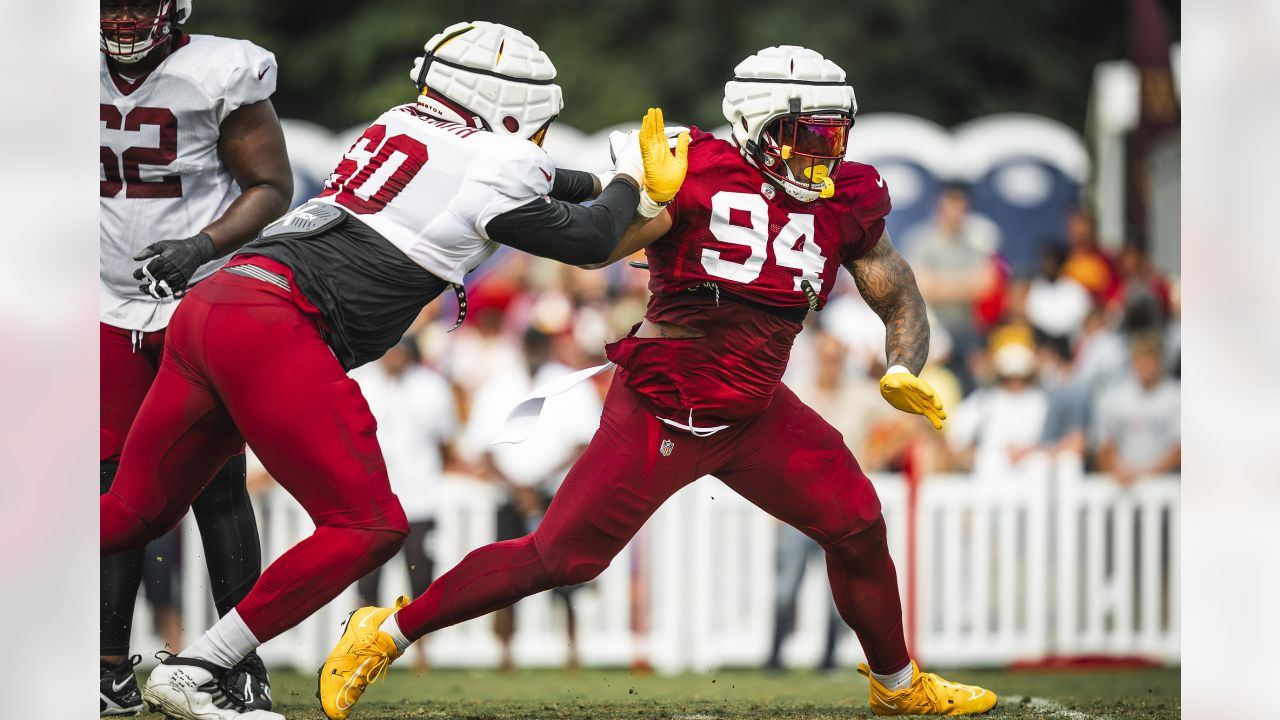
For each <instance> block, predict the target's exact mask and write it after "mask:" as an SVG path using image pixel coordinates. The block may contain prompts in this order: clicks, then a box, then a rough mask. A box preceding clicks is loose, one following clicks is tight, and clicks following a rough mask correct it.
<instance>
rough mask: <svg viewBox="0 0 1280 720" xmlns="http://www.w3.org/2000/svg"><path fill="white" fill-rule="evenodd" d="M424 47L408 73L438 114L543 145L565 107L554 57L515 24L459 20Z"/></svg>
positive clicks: (421, 97)
mask: <svg viewBox="0 0 1280 720" xmlns="http://www.w3.org/2000/svg"><path fill="white" fill-rule="evenodd" d="M423 49H424V50H426V51H427V52H426V54H425V55H423V56H422V57H419V58H417V59H416V60H414V61H413V70H412V71H411V72H410V74H409V77H410V78H412V79H413V81H414V83H415V84H417V86H418V93H419V98H418V104H419V105H420V106H422V107H423V109H425V110H426V111H428V112H429V113H431V114H432V115H435V116H436V117H439V118H442V119H444V120H449V121H451V122H457V123H461V124H463V125H468V126H470V127H481V128H484V129H485V130H489V131H492V132H495V133H498V134H500V135H512V136H515V137H519V138H524V139H527V140H532V141H533V142H535V143H537V144H539V145H541V144H542V140H543V138H544V137H545V136H546V133H547V128H548V127H549V126H550V125H551V121H552V120H555V118H556V116H557V115H559V114H560V109H561V108H562V107H564V100H563V98H562V96H561V93H560V86H559V85H556V84H555V77H556V67H555V65H552V64H551V58H549V57H547V54H546V53H544V52H543V51H542V50H540V49H539V48H538V43H536V42H534V41H533V39H532V38H530V37H529V36H528V35H525V34H524V33H522V32H520V31H519V30H516V29H515V28H511V27H507V26H506V25H499V24H497V23H491V22H484V21H482V20H477V21H474V22H461V23H457V24H454V25H450V26H449V27H447V28H445V29H444V31H443V32H440V33H438V34H436V35H435V36H434V37H432V38H431V39H430V40H428V41H427V44H426V45H425V46H424V48H423Z"/></svg>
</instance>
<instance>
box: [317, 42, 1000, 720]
mask: <svg viewBox="0 0 1280 720" xmlns="http://www.w3.org/2000/svg"><path fill="white" fill-rule="evenodd" d="M856 109H857V106H856V103H855V100H854V93H853V88H851V87H850V86H849V85H848V84H847V83H846V82H845V74H844V71H843V70H841V69H840V68H839V67H837V66H836V65H835V64H834V63H832V62H830V61H829V60H826V59H825V58H823V57H822V56H821V55H819V54H818V53H816V52H814V51H812V50H807V49H805V48H800V47H795V46H782V47H773V48H767V49H765V50H762V51H760V52H759V53H757V54H755V55H752V56H751V57H749V58H747V59H746V60H744V61H743V62H742V63H740V64H739V65H738V67H737V68H736V69H735V77H734V78H733V79H732V80H731V81H730V82H729V83H728V84H727V85H726V86H725V99H724V113H725V117H726V118H727V119H728V120H729V122H730V124H731V125H732V132H733V140H734V142H733V143H729V142H725V141H722V140H718V139H716V138H714V137H712V136H711V135H709V134H707V133H702V132H698V131H697V130H696V129H694V131H693V133H692V141H691V142H690V144H689V149H688V162H689V168H688V174H687V176H686V178H685V183H684V185H683V186H682V187H681V188H680V190H679V192H678V193H677V194H676V195H675V198H674V200H673V201H672V202H671V203H670V205H668V206H667V207H666V208H665V211H663V212H661V213H660V214H658V215H657V216H656V217H655V218H654V220H652V221H651V222H650V223H649V224H648V225H646V226H644V229H643V230H642V231H641V232H639V233H636V234H635V235H634V236H633V237H632V239H634V242H627V243H624V245H623V246H620V247H619V248H618V249H617V250H616V251H615V253H614V254H613V255H612V256H611V258H610V260H617V259H619V258H622V257H625V256H626V255H627V254H629V253H630V252H634V251H635V250H638V249H640V248H642V247H646V248H647V250H646V252H647V255H648V260H649V272H650V282H649V288H650V290H651V291H652V297H651V298H650V301H649V307H648V311H647V312H646V314H645V318H644V321H643V322H641V323H640V324H639V325H637V326H636V327H635V328H634V329H633V331H632V332H631V334H630V335H629V336H628V337H626V338H624V339H622V340H620V341H619V342H616V343H613V344H611V345H609V346H608V348H607V354H608V357H609V359H610V360H612V361H613V362H614V363H616V364H617V366H618V370H617V373H616V374H615V376H614V380H613V385H612V387H611V388H610V390H609V395H608V397H607V399H606V401H605V410H604V415H603V417H602V418H601V421H600V429H599V430H598V431H597V433H596V435H595V437H594V438H593V440H592V442H591V444H590V446H589V447H588V448H587V450H586V452H585V453H584V454H583V455H582V457H581V459H580V460H579V461H578V462H577V464H576V465H575V466H574V467H573V469H572V470H571V471H570V472H569V474H568V477H566V478H565V481H564V484H563V485H562V486H561V488H560V491H559V492H558V493H557V494H556V496H555V498H554V499H553V500H552V502H551V505H550V507H549V508H548V509H547V512H546V514H545V516H544V517H543V520H542V523H541V524H540V525H539V526H538V528H537V530H536V531H535V532H534V533H533V534H531V535H529V536H527V537H524V538H520V539H517V540H510V541H506V542H499V543H494V544H492V545H488V546H485V547H482V548H480V549H478V550H475V551H474V552H472V553H471V554H469V555H468V556H467V557H466V558H464V559H463V560H462V562H461V563H459V564H458V565H457V566H456V567H455V568H454V569H452V570H450V571H449V572H448V573H446V574H445V575H443V576H442V577H440V578H439V579H437V580H436V581H435V582H434V583H432V585H431V587H430V588H428V589H427V591H426V592H425V593H424V594H423V595H421V596H420V597H418V598H417V599H416V600H414V601H413V602H412V603H411V604H409V605H407V606H404V607H401V608H363V609H361V610H358V611H356V614H355V615H354V616H353V618H352V622H349V623H348V629H347V631H346V632H345V633H344V634H343V636H342V638H341V640H339V642H338V645H337V647H335V648H334V651H333V652H332V653H331V654H330V656H329V659H328V660H327V661H326V663H325V665H324V666H323V667H322V668H321V673H322V677H325V676H327V675H334V676H340V677H344V678H345V682H342V683H336V682H335V683H333V684H331V685H330V686H329V687H330V689H329V690H327V691H326V688H325V686H324V685H323V684H322V687H321V701H322V705H323V706H324V707H325V711H326V712H327V713H328V714H329V717H330V718H333V719H334V720H339V719H340V718H344V717H346V715H347V713H349V712H350V708H351V706H352V705H353V704H354V703H355V701H356V700H357V699H358V698H359V696H360V695H361V693H362V692H363V691H364V689H365V688H366V687H367V685H368V683H369V681H370V680H371V679H376V678H377V677H378V676H379V675H380V674H381V673H382V670H383V669H384V668H385V667H386V664H387V663H388V662H390V661H391V660H394V659H395V658H396V657H398V656H399V655H400V654H401V653H403V652H404V649H405V647H406V646H407V645H408V644H409V643H410V642H412V641H413V640H414V639H416V638H418V637H421V636H423V635H425V634H427V633H429V632H432V631H434V630H438V629H440V628H442V627H446V626H449V625H453V624H455V623H458V622H462V621H464V620H467V619H470V618H473V617H477V616H479V615H483V614H485V613H488V612H490V611H493V610H496V609H498V608H501V607H505V606H507V605H510V604H511V603H513V602H515V601H516V600H519V599H520V598H522V597H525V596H527V595H530V594H533V593H536V592H540V591H542V590H546V589H548V588H551V587H555V586H558V585H573V584H576V583H582V582H586V581H588V580H590V579H592V578H594V577H595V576H597V575H598V574H600V572H601V571H603V570H604V568H605V567H606V566H608V564H609V561H610V560H611V559H612V558H613V557H614V555H616V554H617V553H618V552H619V551H620V550H621V549H622V548H623V547H624V546H625V545H626V543H627V542H628V541H629V540H630V539H631V538H632V536H634V535H635V534H636V532H637V531H638V530H639V529H640V527H641V526H642V525H643V524H644V522H645V521H646V520H647V519H648V518H649V516H650V515H652V514H653V512H654V511H655V510H657V508H658V507H659V506H660V505H661V504H662V503H663V501H665V500H666V499H667V498H668V497H670V496H671V495H672V494H673V493H674V492H676V491H677V490H679V489H680V488H682V487H684V486H685V485H687V484H689V483H691V482H693V481H694V480H696V479H697V478H699V477H701V476H703V475H708V474H710V475H714V476H716V477H717V478H719V479H720V480H721V481H722V482H724V483H725V484H726V485H728V486H729V487H731V488H733V489H734V490H735V491H737V492H738V493H739V494H741V495H742V496H743V497H745V498H747V499H748V500H750V501H751V502H753V503H755V504H756V505H757V506H759V507H761V508H762V509H764V510H765V511H767V512H769V513H770V514H772V515H774V516H775V517H777V518H779V519H781V520H783V521H786V522H788V523H790V524H791V525H793V526H795V527H796V528H798V529H800V530H801V531H803V532H804V533H806V534H807V535H809V536H810V537H811V538H813V539H814V540H816V541H817V542H818V543H819V544H821V545H822V547H823V548H824V550H825V551H826V555H827V569H828V574H829V576H830V580H831V589H832V593H833V594H834V596H835V601H836V605H837V607H838V608H839V610H840V615H841V617H842V618H843V619H844V620H845V622H847V623H848V624H849V626H850V627H852V628H853V629H854V631H855V632H856V633H857V635H858V639H859V640H860V642H861V643H862V647H863V650H864V651H865V653H866V656H867V659H868V661H869V666H868V665H863V666H861V667H859V670H860V671H861V672H862V673H863V674H865V675H868V676H869V678H870V681H871V708H872V710H873V711H874V712H875V713H876V714H879V715H914V714H922V715H968V714H975V713H981V712H986V711H987V710H989V709H991V707H993V706H994V705H995V703H996V696H995V694H994V693H992V692H990V691H988V690H984V689H982V688H978V687H973V686H966V685H958V684H954V683H950V682H947V681H944V680H942V679H941V678H939V677H938V676H936V675H933V674H931V673H923V672H920V670H919V669H918V668H917V667H916V665H915V662H914V661H913V660H912V659H911V658H910V656H909V655H908V653H907V647H906V643H905V640H904V638H903V628H902V608H901V606H900V601H899V596H898V584H897V576H896V574H895V571H894V566H893V560H892V559H891V558H890V556H889V550H888V545H887V542H886V535H885V523H884V519H883V517H882V516H881V512H880V502H879V500H878V498H877V497H876V492H875V489H874V488H873V487H872V485H871V482H870V481H869V480H868V479H867V477H866V475H865V474H863V472H862V470H861V469H860V468H859V467H858V463H857V461H856V460H855V459H854V457H853V454H852V453H851V452H850V451H849V449H848V447H846V446H845V444H844V440H843V438H842V437H841V436H840V433H839V432H837V431H836V430H835V429H834V428H832V427H831V426H830V425H829V424H828V423H827V422H826V421H824V420H823V419H822V418H821V417H819V416H818V414H817V413H815V412H814V411H813V410H811V409H810V408H808V407H807V406H805V405H804V404H803V403H801V402H800V401H799V400H798V399H797V398H796V396H795V394H794V393H792V392H791V390H790V389H788V388H787V387H786V386H785V385H783V384H782V383H781V377H782V373H783V370H784V369H785V368H786V364H787V358H788V355H789V353H790V350H791V345H792V342H793V341H794V339H795V337H796V335H797V333H799V332H800V330H801V329H802V327H803V325H802V322H803V320H804V318H805V315H806V314H807V313H808V312H810V311H816V310H821V309H822V307H823V305H824V304H825V303H826V301H827V295H828V293H829V292H830V290H831V287H832V285H833V284H834V282H835V276H836V273H837V272H838V271H839V268H840V267H842V266H843V267H844V268H845V269H847V270H848V271H849V272H850V273H852V274H853V276H854V279H855V280H856V282H857V286H858V289H859V290H860V291H861V293H862V295H863V297H865V298H866V300H867V302H868V304H869V305H870V306H871V307H872V309H874V310H875V311H876V312H877V313H878V314H879V315H880V317H881V318H882V319H883V320H884V323H885V326H886V328H887V331H888V332H887V335H886V343H885V350H886V353H887V356H888V358H887V359H888V365H889V370H888V372H887V373H886V374H885V376H884V377H883V378H882V380H881V382H880V388H881V393H882V394H883V395H884V397H885V399H886V400H887V401H888V402H890V403H891V404H892V405H893V406H894V407H896V408H898V409H900V410H903V411H905V412H910V413H916V414H920V415H924V416H925V417H927V418H928V419H929V421H930V422H931V423H932V424H933V425H934V426H935V427H937V428H939V429H941V427H942V422H943V421H944V420H945V419H946V412H945V411H944V410H943V408H942V403H941V402H940V401H939V400H938V399H937V397H936V396H935V395H934V392H933V390H932V389H931V388H930V387H929V386H928V385H927V384H926V383H925V382H924V381H922V380H920V379H919V378H917V377H916V373H918V372H919V371H920V369H921V367H922V366H923V365H924V362H925V357H926V355H927V353H928V349H929V326H928V323H927V321H926V318H925V306H924V301H923V300H922V299H921V297H920V293H919V291H918V290H917V288H916V284H915V279H914V276H913V275H912V272H911V268H910V267H908V265H907V264H906V262H905V261H904V260H903V259H902V257H901V256H900V255H899V254H898V252H897V251H896V250H895V249H894V247H893V245H892V243H891V242H890V240H889V237H888V235H887V234H886V233H885V223H884V218H885V216H886V215H887V214H888V212H889V193H888V189H887V188H886V187H885V184H884V180H883V178H881V177H880V175H879V173H877V172H876V170H875V169H874V168H872V167H870V166H868V165H863V164H859V163H854V162H847V161H845V160H844V154H845V143H846V138H847V135H848V132H849V129H850V128H851V127H852V125H853V117H854V113H855V112H856ZM357 619H360V620H361V621H362V622H361V623H360V624H361V627H355V625H356V622H355V620H357ZM332 707H337V708H338V709H339V710H340V711H339V712H333V711H332V710H331V708H332Z"/></svg>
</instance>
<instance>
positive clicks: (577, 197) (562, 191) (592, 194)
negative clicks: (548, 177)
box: [551, 168, 604, 203]
mask: <svg viewBox="0 0 1280 720" xmlns="http://www.w3.org/2000/svg"><path fill="white" fill-rule="evenodd" d="M603 189H604V186H602V185H601V184H600V177H599V176H598V175H596V174H594V173H589V172H584V171H582V170H569V169H566V168H556V177H555V180H553V181H552V182H551V197H553V198H555V199H556V200H563V201H565V202H571V203H580V202H582V201H584V200H594V199H595V198H597V197H599V196H600V191H601V190H603Z"/></svg>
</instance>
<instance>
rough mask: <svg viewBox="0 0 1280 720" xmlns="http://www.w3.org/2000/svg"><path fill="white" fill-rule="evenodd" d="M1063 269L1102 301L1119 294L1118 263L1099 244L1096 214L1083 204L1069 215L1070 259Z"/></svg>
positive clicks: (1068, 275)
mask: <svg viewBox="0 0 1280 720" xmlns="http://www.w3.org/2000/svg"><path fill="white" fill-rule="evenodd" d="M1062 272H1063V274H1064V275H1066V276H1067V277H1069V278H1071V279H1072V280H1075V281H1076V282H1078V283H1080V285H1081V286H1083V287H1084V289H1086V290H1088V291H1089V294H1090V295H1092V296H1093V300H1094V302H1095V303H1097V304H1099V305H1102V304H1105V303H1106V302H1107V301H1108V300H1109V299H1111V297H1112V295H1114V294H1115V290H1116V269H1115V263H1114V262H1112V260H1111V258H1110V257H1108V256H1107V254H1106V253H1104V252H1103V251H1102V249H1101V247H1100V246H1099V245H1098V231H1097V225H1096V224H1095V223H1094V219H1093V215H1091V214H1090V213H1089V211H1087V210H1085V209H1083V208H1077V209H1076V210H1075V211H1074V212H1072V213H1071V214H1070V215H1068V216H1067V261H1066V263H1065V264H1064V265H1063V266H1062Z"/></svg>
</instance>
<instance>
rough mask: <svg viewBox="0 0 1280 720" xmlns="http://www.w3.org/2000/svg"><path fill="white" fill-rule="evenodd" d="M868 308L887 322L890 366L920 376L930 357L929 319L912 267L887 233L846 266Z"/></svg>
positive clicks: (886, 339)
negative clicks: (899, 252) (904, 368)
mask: <svg viewBox="0 0 1280 720" xmlns="http://www.w3.org/2000/svg"><path fill="white" fill-rule="evenodd" d="M846 268H847V269H848V270H849V272H851V273H853V279H854V281H855V282H856V283H857V285H858V292H860V293H862V297H863V299H864V300H866V301H867V305H869V306H870V307H871V309H872V310H874V311H875V312H876V314H877V315H879V316H880V319H881V320H883V321H884V329H885V339H884V351H885V356H886V357H887V358H888V361H889V366H890V367H892V366H894V365H902V366H904V367H906V368H908V369H909V370H911V372H913V373H917V374H918V373H919V372H920V369H921V368H923V367H924V361H925V358H926V357H928V355H929V320H928V317H927V316H926V314H925V307H924V298H922V297H920V290H919V288H917V287H916V276H915V274H914V273H912V272H911V266H910V265H908V264H907V261H906V260H904V259H902V256H901V255H899V254H898V251H897V250H895V249H894V247H893V243H891V242H890V241H889V233H888V232H887V231H886V232H885V234H884V235H882V236H880V241H879V242H877V243H876V246H875V247H874V248H872V249H871V251H870V252H869V253H867V254H866V255H864V256H862V257H860V258H858V259H857V260H854V261H852V262H850V263H849V264H848V265H846Z"/></svg>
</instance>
